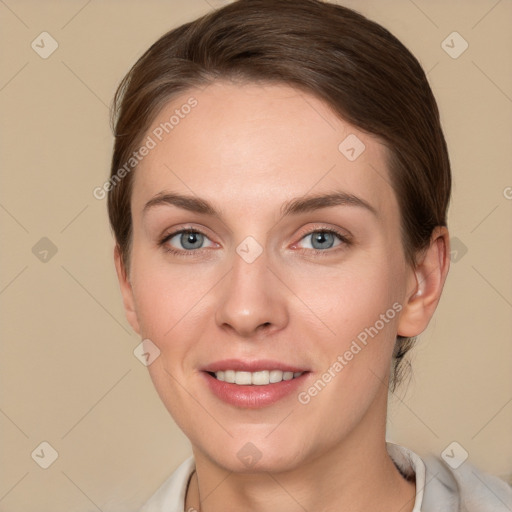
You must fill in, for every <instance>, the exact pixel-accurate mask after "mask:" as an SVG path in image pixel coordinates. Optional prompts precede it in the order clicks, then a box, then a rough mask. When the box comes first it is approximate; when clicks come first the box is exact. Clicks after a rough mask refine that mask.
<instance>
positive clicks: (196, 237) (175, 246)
mask: <svg viewBox="0 0 512 512" xmlns="http://www.w3.org/2000/svg"><path fill="white" fill-rule="evenodd" d="M206 240H209V238H208V237H207V236H206V235H205V234H204V233H202V232H201V231H198V230H197V229H181V230H179V231H174V232H173V233H170V234H168V235H166V236H165V237H164V238H163V239H162V240H161V241H160V243H159V244H160V245H161V246H163V248H164V250H166V251H168V252H171V253H174V254H180V255H187V256H188V255H189V254H190V253H194V252H197V250H199V249H203V248H204V247H202V246H203V243H204V242H205V241H206ZM210 242H211V241H210ZM213 245H214V244H213V243H211V245H210V246H209V247H212V246H213ZM187 253H189V254H187Z"/></svg>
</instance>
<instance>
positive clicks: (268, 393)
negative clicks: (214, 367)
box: [202, 372, 310, 409]
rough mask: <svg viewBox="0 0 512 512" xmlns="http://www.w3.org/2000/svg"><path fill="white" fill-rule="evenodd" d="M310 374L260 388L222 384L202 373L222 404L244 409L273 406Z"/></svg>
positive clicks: (306, 373) (294, 389) (295, 389)
mask: <svg viewBox="0 0 512 512" xmlns="http://www.w3.org/2000/svg"><path fill="white" fill-rule="evenodd" d="M309 373H310V372H304V373H303V374H302V375H301V376H299V377H296V378H294V379H290V380H282V381H281V382H275V383H272V384H265V385H262V386H257V385H254V384H253V385H249V386H240V385H238V384H232V383H230V382H224V381H222V380H218V379H216V378H215V377H212V376H211V375H210V374H209V373H207V372H202V374H203V375H204V377H205V379H206V383H207V384H208V386H209V388H210V390H211V391H212V392H213V394H214V395H216V396H217V397H218V398H220V399H221V400H223V401H224V402H226V403H228V404H231V405H234V406H236V407H244V408H246V409H259V408H261V407H266V406H268V405H272V404H275V403H276V402H278V401H279V400H281V399H282V398H284V397H286V396H288V395H290V394H291V393H293V392H294V391H295V392H296V391H297V388H299V387H300V386H301V385H303V384H304V380H305V379H306V378H307V376H308V375H309Z"/></svg>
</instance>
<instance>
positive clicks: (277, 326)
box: [215, 250, 290, 338]
mask: <svg viewBox="0 0 512 512" xmlns="http://www.w3.org/2000/svg"><path fill="white" fill-rule="evenodd" d="M281 279H282V278H281ZM217 293H218V297H217V299H218V300H217V305H218V306H217V308H216V312H215V320H216V323H217V325H218V326H219V327H220V328H221V329H223V330H231V331H233V333H236V334H237V335H238V336H239V337H244V338H250V337H255V336H258V335H261V334H263V333H265V334H267V335H268V334H271V333H272V332H275V331H279V330H281V329H283V328H285V327H286V325H287V323H288V317H289V312H288V310H287V304H288V302H287V301H288V300H289V297H288V295H289V293H290V292H289V290H288V289H287V288H286V286H284V285H283V283H282V282H281V280H280V279H279V278H278V276H277V272H276V271H275V270H273V269H271V268H270V267H269V258H267V254H266V251H265V250H263V252H262V253H261V254H260V256H258V258H257V259H256V260H254V261H252V262H248V261H246V260H244V259H243V258H242V257H241V256H239V254H238V253H235V254H234V257H233V266H232V268H231V271H230V272H229V273H228V275H227V276H226V277H225V279H223V280H222V284H221V286H220V287H218V288H217Z"/></svg>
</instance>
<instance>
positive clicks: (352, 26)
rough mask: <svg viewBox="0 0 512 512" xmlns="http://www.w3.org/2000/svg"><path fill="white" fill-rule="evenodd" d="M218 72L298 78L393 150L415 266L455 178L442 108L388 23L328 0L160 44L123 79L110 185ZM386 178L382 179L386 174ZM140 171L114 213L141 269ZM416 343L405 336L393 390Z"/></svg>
mask: <svg viewBox="0 0 512 512" xmlns="http://www.w3.org/2000/svg"><path fill="white" fill-rule="evenodd" d="M217 79H227V80H235V81H237V80H238V81H253V82H266V83H281V84H287V85H290V86H293V87H296V88H297V89H299V90H301V91H304V92H307V93H309V94H313V95H315V96H316V97H318V98H319V99H321V100H323V101H324V102H325V103H326V104H327V105H329V106H330V107H331V108H332V109H333V110H334V112H336V114H338V115H339V116H340V117H341V118H342V119H344V120H346V121H347V122H349V123H351V124H352V125H354V126H356V127H358V128H359V129H361V130H363V131H365V132H368V133H370V134H373V135H376V136H377V137H378V138H379V140H380V141H382V143H383V144H384V145H385V146H386V147H387V149H388V151H387V153H388V161H387V164H388V170H389V175H390V181H391V185H392V187H393V189H394V191H395V194H396V197H397V200H398V204H399V207H400V215H401V234H402V242H403V248H404V252H405V255H406V258H407V261H408V262H409V264H411V265H412V266H414V265H415V257H416V255H417V254H418V252H419V251H421V250H423V249H425V248H426V247H428V245H429V243H430V237H431V234H432V232H433V230H434V228H435V227H436V226H446V214H447V209H448V204H449V200H450V191H451V174H450V162H449V158H448V151H447V146H446V142H445V139H444V136H443V132H442V129H441V124H440V119H439V112H438V108H437V104H436V101H435V98H434V96H433V94H432V91H431V89H430V87H429V84H428V81H427V78H426V75H425V73H424V71H423V69H422V67H421V65H420V64H419V62H418V61H417V59H416V58H415V57H414V56H413V55H412V54H411V53H410V52H409V50H407V48H406V47H405V46H404V45H403V44H402V43H401V42H400V41H399V40H398V39H397V38H396V37H394V36H393V35H392V34H391V33H390V32H389V31H388V30H386V29H385V28H383V27H382V26H380V25H379V24H377V23H375V22H373V21H370V20H368V19H367V18H366V17H364V16H363V15H361V14H359V13H358V12H356V11H354V10H351V9H348V8H346V7H342V6H340V5H336V4H331V3H326V2H322V1H319V0H239V1H236V2H234V3H231V4H228V5H227V6H225V7H223V8H222V9H219V10H216V11H213V12H211V13H209V14H207V15H205V16H203V17H201V18H199V19H197V20H195V21H192V22H190V23H186V24H184V25H182V26H180V27H178V28H175V29H173V30H171V31H169V32H167V33H166V34H164V35H163V36H162V37H161V38H160V39H158V40H157V41H156V42H155V43H154V44H153V45H152V46H151V47H150V48H149V49H148V50H147V51H146V52H145V53H144V54H143V55H142V56H141V57H140V58H139V59H138V61H137V62H136V63H135V64H134V65H133V67H132V68H131V69H130V71H129V72H128V73H127V75H126V76H125V77H124V78H123V80H122V82H121V84H120V85H119V87H118V89H117V91H116V94H115V97H114V101H113V105H112V128H113V132H114V135H115V143H114V149H113V156H112V165H111V180H112V179H113V178H114V177H117V178H118V177H119V174H118V171H119V169H120V168H121V167H122V166H123V165H124V164H125V163H126V162H127V161H128V160H129V158H130V156H131V155H132V153H133V152H134V151H135V150H136V149H137V148H138V147H139V145H140V143H141V141H142V139H143V137H144V135H145V133H146V131H147V130H148V129H149V127H150V126H151V123H152V122H153V120H154V119H155V117H156V116H157V114H158V113H159V111H160V110H161V109H162V107H163V106H164V105H165V104H167V103H168V102H169V100H170V99H172V98H173V97H175V96H176V95H178V94H180V93H184V92H186V91H187V90H189V89H191V88H193V87H203V86H206V85H207V84H209V83H211V82H212V81H214V80H217ZM376 179H381V178H379V177H377V175H376ZM132 182H133V172H129V173H126V172H125V173H123V179H121V180H119V179H118V180H117V181H116V182H115V184H114V186H112V187H111V188H110V190H109V191H108V212H109V218H110V223H111V226H112V229H113V232H114V236H115V239H116V243H117V244H118V246H119V250H120V252H121V256H122V260H123V263H124V265H125V268H126V269H129V265H130V257H129V256H130V247H131V238H132V219H131V210H130V200H131V190H132ZM414 341H415V338H405V337H402V336H397V340H396V345H395V350H394V353H393V360H392V375H391V380H390V385H391V390H394V389H395V388H396V385H397V384H398V383H399V382H400V380H401V379H402V377H403V375H404V374H405V372H404V369H405V368H406V367H407V366H408V365H409V363H408V361H406V360H404V359H403V358H404V355H405V354H406V353H407V352H408V351H409V349H410V348H411V347H412V345H413V344H414Z"/></svg>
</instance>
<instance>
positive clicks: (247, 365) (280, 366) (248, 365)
mask: <svg viewBox="0 0 512 512" xmlns="http://www.w3.org/2000/svg"><path fill="white" fill-rule="evenodd" d="M201 370H202V371H204V372H218V371H221V370H235V371H238V372H257V371H263V370H281V371H283V372H305V371H308V370H306V369H305V368H300V367H299V366H294V365H290V364H285V363H281V362H279V361H272V360H270V359H256V360H254V361H244V360H242V359H223V360H222V361H215V362H214V363H211V364H208V365H207V366H204V367H203V368H201Z"/></svg>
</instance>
